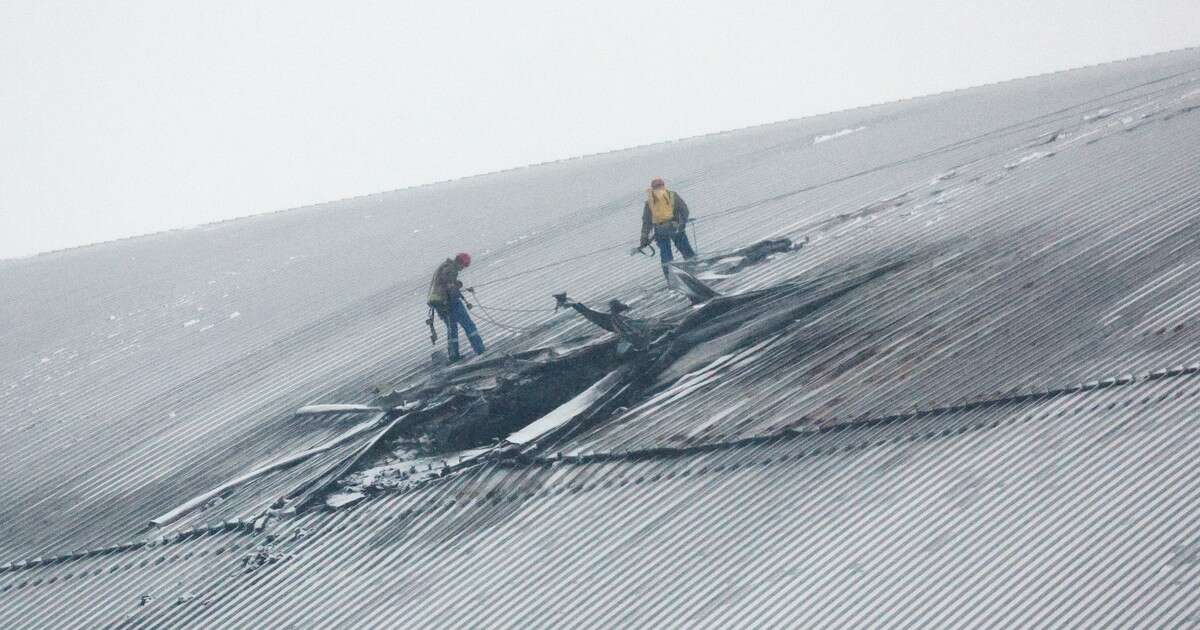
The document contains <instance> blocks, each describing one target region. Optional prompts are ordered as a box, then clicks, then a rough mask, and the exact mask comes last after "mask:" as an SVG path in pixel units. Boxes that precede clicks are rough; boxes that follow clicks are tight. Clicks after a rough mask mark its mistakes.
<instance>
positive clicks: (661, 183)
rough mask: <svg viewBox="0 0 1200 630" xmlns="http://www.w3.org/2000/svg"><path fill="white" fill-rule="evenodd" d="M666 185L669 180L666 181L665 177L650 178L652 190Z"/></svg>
mask: <svg viewBox="0 0 1200 630" xmlns="http://www.w3.org/2000/svg"><path fill="white" fill-rule="evenodd" d="M666 187H667V182H664V181H663V178H661V177H655V178H654V179H652V180H650V189H651V190H657V189H659V188H666Z"/></svg>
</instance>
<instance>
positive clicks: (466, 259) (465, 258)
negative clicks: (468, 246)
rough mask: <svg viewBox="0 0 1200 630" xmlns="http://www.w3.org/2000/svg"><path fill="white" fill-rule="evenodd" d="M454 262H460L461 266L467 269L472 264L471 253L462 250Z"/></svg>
mask: <svg viewBox="0 0 1200 630" xmlns="http://www.w3.org/2000/svg"><path fill="white" fill-rule="evenodd" d="M454 262H456V263H458V266H459V267H461V268H463V269H466V268H467V267H470V266H471V255H470V254H468V253H466V252H460V253H459V254H458V255H457V256H455V257H454Z"/></svg>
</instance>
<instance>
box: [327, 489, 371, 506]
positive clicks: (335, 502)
mask: <svg viewBox="0 0 1200 630" xmlns="http://www.w3.org/2000/svg"><path fill="white" fill-rule="evenodd" d="M366 496H367V495H365V494H363V493H361V492H335V493H334V494H331V495H329V496H328V497H326V498H325V505H328V506H329V507H331V508H334V509H337V508H340V507H342V506H344V505H350V504H351V503H354V502H355V501H358V500H361V499H364V498H366Z"/></svg>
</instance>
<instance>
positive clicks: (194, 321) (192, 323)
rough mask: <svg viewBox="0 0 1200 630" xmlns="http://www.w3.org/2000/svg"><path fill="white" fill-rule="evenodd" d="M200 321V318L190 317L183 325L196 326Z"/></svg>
mask: <svg viewBox="0 0 1200 630" xmlns="http://www.w3.org/2000/svg"><path fill="white" fill-rule="evenodd" d="M199 323H200V320H198V319H189V320H187V321H186V322H183V327H184V328H189V327H191V326H195V325H196V324H199Z"/></svg>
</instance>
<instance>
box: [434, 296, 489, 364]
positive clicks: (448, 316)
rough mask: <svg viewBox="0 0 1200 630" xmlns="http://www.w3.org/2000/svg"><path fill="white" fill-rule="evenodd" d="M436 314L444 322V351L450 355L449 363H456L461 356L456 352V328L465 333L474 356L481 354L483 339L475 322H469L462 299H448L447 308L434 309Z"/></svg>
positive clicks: (469, 317)
mask: <svg viewBox="0 0 1200 630" xmlns="http://www.w3.org/2000/svg"><path fill="white" fill-rule="evenodd" d="M435 310H436V311H437V314H438V316H439V317H441V318H442V321H444V322H446V351H447V353H448V354H449V355H450V361H451V362H454V361H458V360H459V359H461V358H462V355H461V354H459V352H458V327H459V326H462V329H463V332H465V333H467V341H469V342H471V349H472V350H474V351H475V354H476V355H480V354H483V338H482V337H480V336H479V331H478V330H476V329H475V322H473V321H471V314H470V313H469V312H467V307H466V305H465V304H463V301H462V298H458V297H454V298H450V304H449V306H443V307H441V308H436V309H435Z"/></svg>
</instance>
